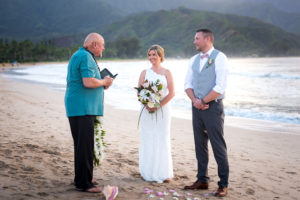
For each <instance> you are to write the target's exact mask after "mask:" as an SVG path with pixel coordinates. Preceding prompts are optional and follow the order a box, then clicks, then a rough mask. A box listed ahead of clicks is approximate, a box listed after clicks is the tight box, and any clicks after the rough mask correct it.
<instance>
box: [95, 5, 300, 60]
mask: <svg viewBox="0 0 300 200" xmlns="http://www.w3.org/2000/svg"><path fill="white" fill-rule="evenodd" d="M201 27H202V28H204V27H205V28H209V29H211V30H212V31H213V32H214V33H215V38H216V40H215V47H216V48H219V49H221V50H222V51H224V52H225V53H227V54H228V55H231V56H252V55H255V56H278V55H282V56H284V55H290V56H291V55H300V36H299V35H294V34H291V33H288V32H285V31H283V30H282V29H280V28H278V27H276V26H273V25H271V24H267V23H263V22H261V21H259V20H257V19H253V18H249V17H240V16H236V15H225V14H218V13H213V12H206V11H197V10H191V9H186V8H179V9H175V10H171V11H157V12H146V13H141V14H137V15H134V16H130V17H127V18H125V19H123V20H121V21H119V22H115V23H112V24H111V25H109V26H107V27H106V28H104V29H101V30H99V32H100V33H101V34H103V36H104V38H105V39H106V41H115V40H117V39H118V38H121V37H125V38H129V37H136V38H138V39H139V40H140V45H141V47H142V48H141V54H146V53H145V52H146V49H147V48H149V47H150V45H152V44H160V45H162V46H163V47H164V48H165V49H166V54H167V55H168V56H190V55H192V54H194V53H195V51H194V45H193V38H194V35H195V30H197V29H198V28H201ZM112 33H113V34H112Z"/></svg>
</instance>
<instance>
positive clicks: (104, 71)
mask: <svg viewBox="0 0 300 200" xmlns="http://www.w3.org/2000/svg"><path fill="white" fill-rule="evenodd" d="M100 74H101V78H104V77H105V76H110V77H111V78H116V76H118V74H115V75H113V74H112V73H111V72H110V71H109V70H108V69H106V68H104V69H103V70H102V71H101V72H100Z"/></svg>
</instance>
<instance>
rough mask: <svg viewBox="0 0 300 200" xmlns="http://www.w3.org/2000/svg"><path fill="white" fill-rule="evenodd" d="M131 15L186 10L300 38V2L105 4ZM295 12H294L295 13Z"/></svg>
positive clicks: (118, 0) (150, 0)
mask: <svg viewBox="0 0 300 200" xmlns="http://www.w3.org/2000/svg"><path fill="white" fill-rule="evenodd" d="M104 1H106V2H107V3H108V4H110V5H112V6H114V7H115V8H119V9H122V10H123V11H124V12H127V13H131V14H132V13H138V12H141V11H158V10H162V9H164V10H170V9H174V8H178V7H180V6H184V7H186V8H190V9H195V10H202V11H212V12H218V13H223V14H234V15H240V16H248V17H253V18H256V19H259V20H261V21H263V22H267V23H271V24H273V25H276V26H279V27H281V28H282V29H284V30H286V31H288V32H291V33H296V34H300V12H299V11H300V10H299V9H300V3H299V1H297V0H285V1H280V0H184V1H182V0H164V1H161V0H104ZM292 11H294V12H292Z"/></svg>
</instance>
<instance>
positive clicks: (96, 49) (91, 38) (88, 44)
mask: <svg viewBox="0 0 300 200" xmlns="http://www.w3.org/2000/svg"><path fill="white" fill-rule="evenodd" d="M83 47H84V48H86V49H87V50H89V51H91V52H92V53H93V54H94V55H95V56H99V57H102V52H103V50H104V49H105V48H104V38H103V37H102V35H100V34H98V33H90V34H88V36H86V38H85V40H84V43H83Z"/></svg>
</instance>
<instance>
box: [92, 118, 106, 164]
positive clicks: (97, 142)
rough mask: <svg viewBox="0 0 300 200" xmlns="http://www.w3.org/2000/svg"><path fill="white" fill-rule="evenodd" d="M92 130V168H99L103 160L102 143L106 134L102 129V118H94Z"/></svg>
mask: <svg viewBox="0 0 300 200" xmlns="http://www.w3.org/2000/svg"><path fill="white" fill-rule="evenodd" d="M94 130H95V131H94V132H95V136H94V166H99V165H100V162H101V161H102V160H103V158H104V149H105V147H106V143H105V141H104V136H105V133H106V132H105V130H103V128H102V118H101V117H100V116H96V118H95V123H94Z"/></svg>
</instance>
